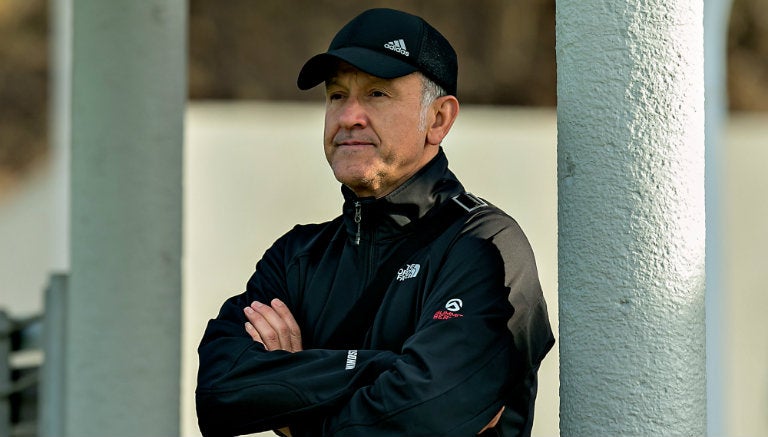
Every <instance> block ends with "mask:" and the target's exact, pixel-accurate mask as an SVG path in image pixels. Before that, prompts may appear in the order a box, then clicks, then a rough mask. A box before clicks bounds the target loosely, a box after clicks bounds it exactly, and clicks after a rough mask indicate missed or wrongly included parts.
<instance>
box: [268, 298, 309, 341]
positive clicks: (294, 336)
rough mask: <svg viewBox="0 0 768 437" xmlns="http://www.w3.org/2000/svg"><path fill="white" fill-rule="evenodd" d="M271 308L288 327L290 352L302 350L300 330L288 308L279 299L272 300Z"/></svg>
mask: <svg viewBox="0 0 768 437" xmlns="http://www.w3.org/2000/svg"><path fill="white" fill-rule="evenodd" d="M271 304H272V308H273V309H274V310H275V312H276V313H277V314H278V315H279V316H280V318H281V319H282V320H283V321H284V322H285V324H286V326H287V327H288V335H289V340H290V344H291V349H290V351H291V352H298V351H300V350H303V348H302V345H301V329H300V328H299V324H298V323H296V319H295V318H294V317H293V314H292V313H291V311H290V310H289V309H288V307H287V306H286V305H285V304H284V303H283V301H281V300H280V299H272V302H271Z"/></svg>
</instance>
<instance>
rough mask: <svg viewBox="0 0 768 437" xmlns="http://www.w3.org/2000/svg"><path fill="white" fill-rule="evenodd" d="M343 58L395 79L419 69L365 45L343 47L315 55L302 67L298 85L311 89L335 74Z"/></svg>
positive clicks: (377, 75)
mask: <svg viewBox="0 0 768 437" xmlns="http://www.w3.org/2000/svg"><path fill="white" fill-rule="evenodd" d="M340 60H341V61H344V62H346V63H348V64H350V65H352V66H354V67H355V68H358V69H359V70H361V71H364V72H366V73H368V74H370V75H373V76H376V77H381V78H384V79H394V78H396V77H400V76H405V75H406V74H410V73H413V72H414V71H416V70H418V68H416V67H415V66H413V65H411V64H409V63H407V62H404V61H401V60H399V59H395V58H393V57H392V56H389V55H387V54H384V53H380V52H377V51H375V50H371V49H366V48H363V47H343V48H340V49H335V50H330V51H328V52H326V53H321V54H319V55H315V56H313V57H312V58H310V59H309V61H307V62H306V63H305V64H304V66H303V67H302V68H301V72H300V73H299V78H298V79H297V80H296V84H297V85H298V86H299V89H302V90H308V89H310V88H312V87H314V86H317V85H318V84H320V83H322V82H324V81H325V80H326V79H328V78H329V77H331V75H332V74H333V73H335V71H336V68H337V66H338V61H340Z"/></svg>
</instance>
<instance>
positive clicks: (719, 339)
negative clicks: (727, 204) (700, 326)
mask: <svg viewBox="0 0 768 437" xmlns="http://www.w3.org/2000/svg"><path fill="white" fill-rule="evenodd" d="M730 16H731V0H705V1H704V29H705V30H706V31H705V32H704V83H705V90H706V93H705V108H706V109H705V113H706V129H705V132H706V172H705V179H706V184H705V186H706V192H707V202H706V211H707V299H706V300H707V303H706V314H707V434H708V435H710V436H713V437H718V436H725V435H726V429H727V423H726V414H725V411H726V406H727V405H728V402H727V399H725V396H726V390H725V388H724V384H725V374H726V369H725V362H726V359H725V356H724V355H723V354H724V348H725V345H724V341H725V330H726V327H727V325H726V320H725V317H724V311H723V308H724V304H725V302H726V300H725V296H726V293H727V291H726V290H725V288H724V287H725V285H724V282H725V279H724V278H723V274H722V265H723V261H724V260H723V256H722V252H723V245H722V241H721V238H722V228H723V225H722V219H721V212H720V211H721V207H722V202H721V201H720V198H721V192H722V188H721V187H722V178H721V177H720V175H721V173H722V170H721V169H722V165H721V163H722V158H723V156H724V153H723V152H722V151H723V150H724V146H725V144H724V138H725V132H724V131H725V122H726V121H727V118H728V96H727V91H726V77H727V74H726V64H727V41H728V19H729V17H730Z"/></svg>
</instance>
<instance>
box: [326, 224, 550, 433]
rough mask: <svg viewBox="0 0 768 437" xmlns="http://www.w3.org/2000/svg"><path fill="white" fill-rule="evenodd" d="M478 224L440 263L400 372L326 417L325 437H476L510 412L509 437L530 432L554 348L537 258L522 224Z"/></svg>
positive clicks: (397, 367)
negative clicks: (539, 383)
mask: <svg viewBox="0 0 768 437" xmlns="http://www.w3.org/2000/svg"><path fill="white" fill-rule="evenodd" d="M481 222H482V220H481ZM475 225H476V226H477V228H475V229H468V230H467V231H466V233H465V234H464V235H463V236H461V237H460V238H459V239H458V240H457V242H456V244H455V245H454V246H453V247H452V248H451V249H450V250H449V252H448V255H447V256H446V258H445V259H443V260H442V265H441V266H440V267H439V271H440V274H439V275H437V280H436V282H435V283H434V285H433V286H432V287H431V289H430V290H429V291H428V294H427V297H426V298H425V299H424V302H423V307H422V312H421V314H420V318H419V321H418V323H417V329H416V332H415V333H414V334H413V335H412V337H410V338H409V339H408V340H407V342H406V343H405V344H404V347H403V350H402V352H401V354H399V355H398V357H397V359H396V360H395V362H394V364H393V365H392V366H391V367H390V368H389V369H387V370H386V371H384V372H383V373H381V375H380V376H379V377H378V378H377V379H376V380H375V381H374V382H373V383H372V384H370V385H367V386H365V387H362V388H361V389H359V390H357V391H356V392H355V393H354V395H353V396H352V397H351V399H350V400H349V401H348V402H346V403H345V404H344V405H343V407H342V408H341V409H340V410H338V412H337V413H336V414H333V415H330V416H327V418H326V420H325V423H324V435H333V436H360V435H365V436H371V437H376V436H392V435H408V436H435V435H450V436H474V435H476V434H477V433H478V432H479V431H480V429H482V428H483V427H484V426H485V425H486V424H487V423H488V422H489V421H490V420H491V418H493V417H494V415H495V414H496V413H497V412H498V411H499V409H500V408H501V406H502V405H507V410H505V416H506V417H505V418H504V419H503V420H502V422H504V423H505V425H504V426H506V427H507V429H508V431H507V432H505V433H504V434H503V435H525V434H527V433H529V432H530V426H531V420H532V419H531V417H532V405H533V399H534V398H535V390H536V386H535V372H536V370H537V369H538V365H539V363H540V361H541V359H543V357H544V355H545V354H546V353H547V351H548V350H549V349H550V348H551V346H552V344H553V342H554V338H553V337H552V332H551V330H550V327H549V321H548V319H547V314H546V306H545V303H544V300H543V297H542V293H541V287H540V285H539V281H538V274H537V271H536V267H535V262H534V258H533V253H532V251H531V249H530V246H529V244H528V241H527V239H526V238H525V236H524V235H523V233H522V231H521V230H520V229H519V227H518V226H517V224H516V223H514V222H512V225H510V226H505V227H504V228H503V229H497V230H493V229H492V228H493V227H490V228H491V229H489V227H488V226H483V225H482V223H475ZM496 228H497V227H496ZM448 302H453V304H452V305H451V304H449V305H446V304H447V303H448ZM446 307H448V308H446ZM459 307H460V309H458V308H459ZM532 381H533V382H532Z"/></svg>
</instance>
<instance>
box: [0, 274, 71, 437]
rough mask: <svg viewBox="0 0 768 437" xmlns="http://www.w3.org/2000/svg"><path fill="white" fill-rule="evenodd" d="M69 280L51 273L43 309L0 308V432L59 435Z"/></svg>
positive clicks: (12, 436) (9, 436)
mask: <svg viewBox="0 0 768 437" xmlns="http://www.w3.org/2000/svg"><path fill="white" fill-rule="evenodd" d="M66 282H67V276H66V275H63V274H54V275H52V276H51V278H50V282H49V285H48V288H47V289H46V292H45V312H44V314H40V315H35V316H30V317H24V318H17V319H14V318H13V317H11V316H10V315H8V313H6V312H5V311H3V310H1V309H0V437H37V436H41V437H46V436H59V435H61V431H62V426H61V424H62V420H61V417H62V416H61V414H62V409H61V405H62V404H61V396H62V387H63V383H64V378H63V376H64V375H63V371H64V369H63V368H64V366H63V359H64V342H63V331H64V320H65V319H64V314H65V313H64V293H65V292H66Z"/></svg>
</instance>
